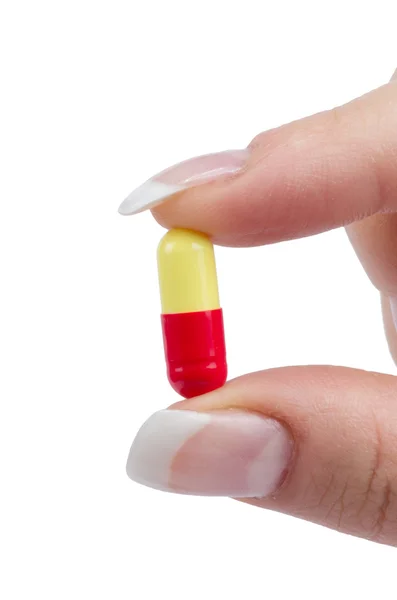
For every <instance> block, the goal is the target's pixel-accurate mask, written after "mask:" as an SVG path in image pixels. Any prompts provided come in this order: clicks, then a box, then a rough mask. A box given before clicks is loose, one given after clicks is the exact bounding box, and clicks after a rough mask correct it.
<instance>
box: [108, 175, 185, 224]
mask: <svg viewBox="0 0 397 600" xmlns="http://www.w3.org/2000/svg"><path fill="white" fill-rule="evenodd" d="M183 189H184V187H183V186H180V185H171V184H169V183H162V182H161V181H154V180H152V179H151V180H149V181H146V183H144V184H142V185H141V186H140V187H138V188H136V189H135V190H134V191H133V192H131V194H130V195H129V196H127V198H126V199H125V200H124V201H123V202H122V203H121V204H120V207H119V213H120V214H121V215H125V216H127V215H135V214H137V213H139V212H141V211H143V210H146V209H148V208H153V207H154V206H156V204H160V202H162V201H163V200H164V199H165V198H168V197H169V196H172V195H173V194H176V193H177V192H180V191H181V190H183Z"/></svg>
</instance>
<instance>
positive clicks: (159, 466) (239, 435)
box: [127, 410, 292, 498]
mask: <svg viewBox="0 0 397 600" xmlns="http://www.w3.org/2000/svg"><path fill="white" fill-rule="evenodd" d="M291 451H292V445H291V439H290V437H289V434H288V433H287V431H286V430H285V429H284V428H283V427H282V426H281V425H280V424H279V423H278V422H277V421H275V420H273V419H267V418H264V417H261V416H259V415H256V414H253V413H248V412H247V413H246V412H242V411H214V412H211V413H198V412H194V411H189V410H165V411H161V412H159V413H156V414H155V415H153V416H152V417H151V418H150V419H149V420H148V421H147V422H146V423H145V424H144V425H143V427H142V428H141V430H140V431H139V432H138V435H137V436H136V438H135V440H134V442H133V445H132V447H131V451H130V455H129V458H128V462H127V473H128V475H129V477H130V478H131V479H133V480H135V481H137V482H138V483H142V484H144V485H147V486H149V487H153V488H156V489H160V490H163V491H168V492H176V493H182V494H191V495H201V496H229V497H234V498H248V497H251V498H252V497H264V496H267V495H268V494H271V493H272V492H274V491H275V490H276V489H277V487H278V485H279V483H280V481H281V480H282V478H283V476H284V474H285V472H286V469H287V466H288V463H289V460H290V457H291Z"/></svg>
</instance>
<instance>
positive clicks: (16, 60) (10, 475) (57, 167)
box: [0, 0, 397, 600]
mask: <svg viewBox="0 0 397 600" xmlns="http://www.w3.org/2000/svg"><path fill="white" fill-rule="evenodd" d="M393 8H394V9H395V1H394V0H392V1H390V2H382V1H379V0H378V1H377V2H363V1H361V0H360V1H357V2H349V1H333V2H325V1H320V0H316V1H313V2H310V1H306V2H305V1H300V2H296V1H295V0H291V1H290V2H288V1H278V2H267V1H265V0H262V1H261V2H253V1H249V0H244V2H233V1H232V0H228V1H219V0H200V1H198V0H195V1H193V0H184V1H180V2H179V1H178V0H142V1H140V2H138V1H137V0H130V1H119V0H112V1H108V2H101V1H99V0H96V1H94V0H92V1H89V0H69V1H68V2H54V1H53V0H48V1H43V0H35V2H30V1H27V0H25V1H18V0H9V1H7V0H6V1H4V0H2V1H1V2H0V61H1V80H0V88H1V89H0V104H1V113H0V170H1V174H0V269H1V270H0V286H1V296H0V303H1V312H0V352H1V362H0V364H1V378H0V395H1V397H0V456H1V458H0V465H1V471H0V474H1V480H0V487H1V489H0V494H1V495H0V505H1V512H0V553H1V560H0V570H1V574H0V596H1V598H2V599H3V598H4V600H14V599H18V600H22V599H28V598H29V599H30V598H34V599H35V598H40V600H47V599H51V600H54V599H57V600H63V599H72V598H73V600H83V599H84V600H86V599H88V598H93V599H94V598H95V599H96V600H100V599H105V598H106V599H112V600H116V599H117V600H124V599H135V598H136V599H137V600H138V599H139V600H149V599H155V598H172V599H173V600H182V599H183V600H186V599H189V600H190V599H191V600H195V599H196V598H197V599H199V598H200V599H201V598H206V599H209V600H212V599H214V600H218V599H220V598H222V599H223V598H227V599H228V600H233V599H241V598H250V597H252V598H272V599H278V598H281V599H283V598H288V597H294V598H305V599H309V600H310V599H313V600H314V599H316V600H317V599H318V598H321V599H322V600H327V599H328V598H373V597H378V598H379V597H384V596H385V595H387V597H391V596H390V594H392V595H393V594H394V593H395V574H396V567H395V565H396V553H395V550H394V549H392V548H388V547H384V546H379V545H375V544H371V543H369V542H365V541H362V540H358V539H353V538H351V537H348V536H345V535H342V534H338V533H336V532H332V531H328V530H326V529H323V528H321V527H318V526H315V525H311V524H309V523H305V522H302V521H298V520H295V519H293V518H290V517H288V516H284V515H278V514H275V513H271V512H266V511H260V510H259V509H254V508H251V507H249V506H246V505H241V504H239V503H237V502H233V501H232V500H227V499H215V500H214V499H201V498H189V497H179V496H174V495H166V494H161V493H159V492H155V491H152V490H149V489H145V488H143V487H140V486H138V485H136V484H134V483H132V482H131V481H129V480H128V479H127V477H126V475H125V471H124V465H125V460H126V457H127V453H128V450H129V446H130V443H131V441H132V438H133V435H134V434H135V432H136V430H137V429H138V427H139V426H140V424H141V423H142V421H143V420H144V419H146V417H147V416H149V414H150V413H152V412H153V411H155V410H157V409H160V408H162V407H165V406H167V405H168V404H170V403H171V402H173V401H174V400H175V399H176V397H175V395H174V393H173V392H172V390H171V389H170V388H169V386H168V384H167V381H166V378H165V374H164V364H163V350H162V346H161V335H160V326H159V317H158V313H159V310H160V305H159V298H158V290H157V274H156V264H155V251H156V245H157V242H158V240H159V238H160V236H161V235H162V229H161V228H160V226H159V225H157V224H156V223H155V222H154V220H153V219H152V218H151V216H150V214H143V215H139V216H137V217H135V218H134V217H131V218H123V217H121V216H119V215H118V213H117V208H118V205H119V203H120V202H121V200H122V199H123V198H124V197H125V196H126V195H127V194H128V193H129V192H130V191H131V190H132V188H133V187H135V186H136V185H138V184H140V183H141V182H142V180H144V179H146V178H147V177H149V176H150V175H151V174H153V173H155V172H156V171H158V170H160V169H162V168H164V167H166V166H168V165H169V164H172V163H174V162H176V161H178V160H181V159H185V158H188V157H190V156H194V155H196V154H201V153H204V152H211V151H217V150H223V149H228V148H239V147H245V146H246V144H248V142H249V141H250V140H251V138H252V137H253V136H254V135H255V134H257V133H258V132H260V131H261V130H264V129H267V128H269V127H274V126H277V125H278V124H281V123H284V122H286V121H289V120H292V119H295V118H299V117H301V116H305V115H307V114H310V113H312V112H317V111H319V110H322V109H326V108H330V107H332V106H334V105H336V104H340V103H343V102H345V101H347V100H349V99H351V98H353V97H355V96H358V95H360V94H362V93H364V92H365V91H367V90H369V89H371V88H373V87H376V86H378V85H381V84H383V83H384V82H386V81H387V80H388V79H389V77H390V76H391V74H392V72H393V70H394V68H395V67H396V66H397V64H396V61H397V53H396V27H395V18H394V17H393V15H392V12H393ZM217 259H218V270H219V279H220V291H221V298H222V304H223V308H224V311H225V320H226V334H227V344H228V353H229V368H230V375H231V376H236V375H239V374H242V373H244V372H248V371H250V370H257V369H261V368H268V367H273V366H280V365H288V364H307V363H331V364H343V365H348V366H354V367H361V368H364V369H374V370H379V371H386V372H391V373H392V372H394V367H393V365H392V362H391V359H390V358H389V356H388V352H387V348H386V344H385V341H384V338H383V332H382V324H381V317H380V311H379V302H378V295H377V293H376V292H375V291H374V290H373V289H372V287H371V285H370V284H369V282H368V281H367V279H366V277H365V275H364V273H363V271H362V270H361V267H360V265H359V263H358V261H357V259H356V258H355V256H354V254H353V252H352V250H351V249H350V247H349V244H348V242H347V239H346V237H345V234H344V232H343V231H335V232H331V233H329V234H326V235H322V236H318V237H315V238H312V239H306V240H304V241H296V242H292V243H285V244H281V245H274V246H271V247H265V248H260V249H258V248H257V249H253V250H230V249H223V248H220V249H218V250H217ZM247 308H249V310H248V311H247V310H246V309H247ZM242 312H244V315H245V316H244V319H243V318H242V316H241V314H242Z"/></svg>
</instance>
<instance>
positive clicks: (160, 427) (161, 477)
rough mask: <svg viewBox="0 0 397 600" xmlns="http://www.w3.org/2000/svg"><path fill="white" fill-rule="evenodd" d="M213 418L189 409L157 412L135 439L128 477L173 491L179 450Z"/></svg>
mask: <svg viewBox="0 0 397 600" xmlns="http://www.w3.org/2000/svg"><path fill="white" fill-rule="evenodd" d="M210 421H211V417H210V415H208V414H205V413H198V412H193V411H187V410H162V411H159V412H157V413H154V415H152V416H151V417H150V418H149V419H148V420H147V421H146V423H144V424H143V425H142V427H141V428H140V430H139V431H138V433H137V435H136V437H135V440H134V441H133V444H132V446H131V450H130V454H129V456H128V460H127V469H126V470H127V475H128V477H130V478H131V479H133V480H134V481H136V482H137V483H141V484H143V485H147V486H149V487H152V488H155V489H158V490H162V491H165V492H167V491H168V492H169V491H172V490H171V489H170V485H169V478H170V469H171V465H172V461H173V459H174V457H175V455H176V453H177V452H178V450H179V449H180V448H181V447H182V446H183V444H184V443H185V442H186V441H187V440H188V439H189V438H191V437H192V436H193V435H194V434H195V433H197V432H198V431H200V430H201V429H202V428H203V427H205V426H206V425H208V423H209V422H210Z"/></svg>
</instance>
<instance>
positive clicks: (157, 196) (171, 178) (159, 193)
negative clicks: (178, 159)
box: [119, 150, 249, 215]
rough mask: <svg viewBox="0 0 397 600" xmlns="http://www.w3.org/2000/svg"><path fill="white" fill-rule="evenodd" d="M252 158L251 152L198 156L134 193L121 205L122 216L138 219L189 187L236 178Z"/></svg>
mask: <svg viewBox="0 0 397 600" xmlns="http://www.w3.org/2000/svg"><path fill="white" fill-rule="evenodd" d="M248 154H249V151H248V150H228V151H227V152H218V153H216V154H206V155H204V156H198V157H196V158H191V159H190V160H186V161H184V162H182V163H179V164H178V165H174V166H173V167H170V168H169V169H166V170H165V171H162V172H161V173H159V174H158V175H155V176H154V177H152V178H151V179H148V181H146V182H145V183H144V184H142V185H141V186H139V187H138V188H137V189H136V190H134V191H133V192H131V194H130V195H129V196H128V197H127V198H126V199H125V200H124V202H122V203H121V205H120V207H119V213H121V214H122V215H134V214H136V213H139V212H142V211H143V210H146V209H148V208H152V207H153V206H156V205H157V204H160V203H161V202H163V201H164V200H166V199H167V198H169V197H170V196H172V195H173V194H176V193H177V192H181V191H182V190H186V189H187V188H189V187H193V186H197V185H200V184H202V183H208V182H209V181H213V180H214V179H218V178H219V177H225V176H227V175H233V174H235V173H237V172H238V171H240V170H241V169H242V168H243V167H244V165H245V164H246V162H247V159H248Z"/></svg>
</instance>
